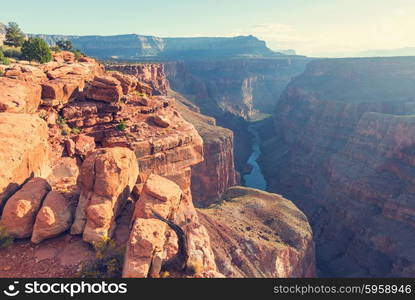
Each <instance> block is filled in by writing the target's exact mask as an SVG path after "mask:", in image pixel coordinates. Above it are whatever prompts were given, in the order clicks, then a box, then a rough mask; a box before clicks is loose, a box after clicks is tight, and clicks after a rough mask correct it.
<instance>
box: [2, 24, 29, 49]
mask: <svg viewBox="0 0 415 300" xmlns="http://www.w3.org/2000/svg"><path fill="white" fill-rule="evenodd" d="M24 39H25V34H24V33H23V32H22V31H21V30H20V28H19V25H17V23H15V22H10V23H9V24H8V26H7V27H6V40H5V41H4V44H5V45H8V46H13V47H20V46H22V45H23V42H24Z"/></svg>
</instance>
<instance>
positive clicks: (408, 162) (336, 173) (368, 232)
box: [261, 57, 415, 276]
mask: <svg viewBox="0 0 415 300" xmlns="http://www.w3.org/2000/svg"><path fill="white" fill-rule="evenodd" d="M414 79H415V59H413V58H409V57H408V58H374V59H331V60H321V61H315V62H312V63H310V64H309V65H308V67H307V70H306V71H305V72H304V74H302V75H301V76H299V77H297V78H296V79H295V80H294V81H293V82H292V83H291V84H290V85H289V86H288V88H287V89H286V90H285V92H284V93H283V95H282V97H281V99H280V101H279V103H278V106H277V108H276V110H275V113H274V123H275V134H274V137H273V138H272V139H271V140H269V141H267V142H266V145H265V146H264V147H263V156H262V158H261V161H262V167H263V170H264V173H265V176H266V178H267V181H268V184H269V189H270V190H271V191H274V192H278V193H281V194H283V195H284V196H286V197H288V198H289V199H292V200H293V201H294V202H295V203H296V204H297V205H298V206H299V207H300V208H301V209H302V210H303V211H304V212H305V213H306V214H307V216H308V218H309V220H310V222H311V224H312V226H313V231H314V237H315V241H316V253H317V262H318V267H319V268H320V271H321V272H322V274H323V275H332V276H414V275H415V273H414V270H415V269H414V265H415V256H414V253H413V251H407V249H408V245H409V244H410V243H412V242H413V241H414V240H413V233H414V227H413V226H414V223H413V219H414V216H415V215H414V210H413V208H414V203H415V202H414V201H413V199H414V195H415V194H414V190H413V188H412V187H411V186H412V182H413V181H414V178H415V177H414V175H415V169H414V164H413V151H412V149H413V148H414V145H415V144H414V142H415V141H414V139H413V132H414V130H415V123H414V118H413V113H414V112H415V86H414V85H413V81H414Z"/></svg>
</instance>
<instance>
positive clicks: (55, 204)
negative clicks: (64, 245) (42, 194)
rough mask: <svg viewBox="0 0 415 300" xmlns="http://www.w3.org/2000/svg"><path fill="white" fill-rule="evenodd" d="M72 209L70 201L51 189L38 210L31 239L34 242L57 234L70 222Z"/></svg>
mask: <svg viewBox="0 0 415 300" xmlns="http://www.w3.org/2000/svg"><path fill="white" fill-rule="evenodd" d="M72 218H73V211H72V207H71V205H70V202H69V201H68V200H67V199H66V198H65V197H63V195H62V194H61V193H59V192H56V191H52V192H50V193H49V194H48V195H47V196H46V199H45V201H44V202H43V205H42V208H41V209H40V210H39V212H38V214H37V216H36V221H35V225H34V227H33V234H32V239H31V241H32V242H33V243H35V244H38V243H40V242H41V241H43V240H45V239H49V238H52V237H55V236H58V235H59V234H61V233H62V232H65V231H66V230H68V229H69V227H70V226H71V224H72Z"/></svg>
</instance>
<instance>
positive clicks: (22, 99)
mask: <svg viewBox="0 0 415 300" xmlns="http://www.w3.org/2000/svg"><path fill="white" fill-rule="evenodd" d="M0 95H1V97H0V112H13V113H34V112H35V111H36V110H37V108H38V106H39V104H40V97H41V87H40V85H39V84H36V83H32V82H28V81H22V80H17V79H11V78H6V77H0Z"/></svg>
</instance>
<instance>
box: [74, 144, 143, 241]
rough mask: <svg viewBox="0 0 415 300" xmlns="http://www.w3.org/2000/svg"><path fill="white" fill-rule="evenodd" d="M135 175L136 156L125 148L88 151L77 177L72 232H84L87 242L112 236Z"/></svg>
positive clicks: (136, 171)
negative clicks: (77, 201) (78, 195)
mask: <svg viewBox="0 0 415 300" xmlns="http://www.w3.org/2000/svg"><path fill="white" fill-rule="evenodd" d="M137 177H138V163H137V159H136V156H135V154H134V152H133V151H131V150H130V149H128V148H121V147H115V148H103V149H99V150H97V151H95V152H92V153H91V154H89V156H88V157H87V158H86V160H85V161H84V163H83V165H82V167H81V171H80V175H79V177H78V184H79V185H80V187H81V195H80V198H79V203H78V207H77V209H76V216H75V222H74V224H73V225H72V228H71V233H72V234H81V233H82V232H83V239H84V240H85V241H87V242H93V241H98V240H101V239H102V238H104V237H108V236H111V235H112V232H113V230H114V227H115V218H116V217H117V216H118V215H119V213H120V210H121V209H122V207H123V206H124V204H125V203H126V201H127V199H128V197H129V195H130V193H131V191H132V189H133V187H134V185H135V182H136V180H137Z"/></svg>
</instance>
